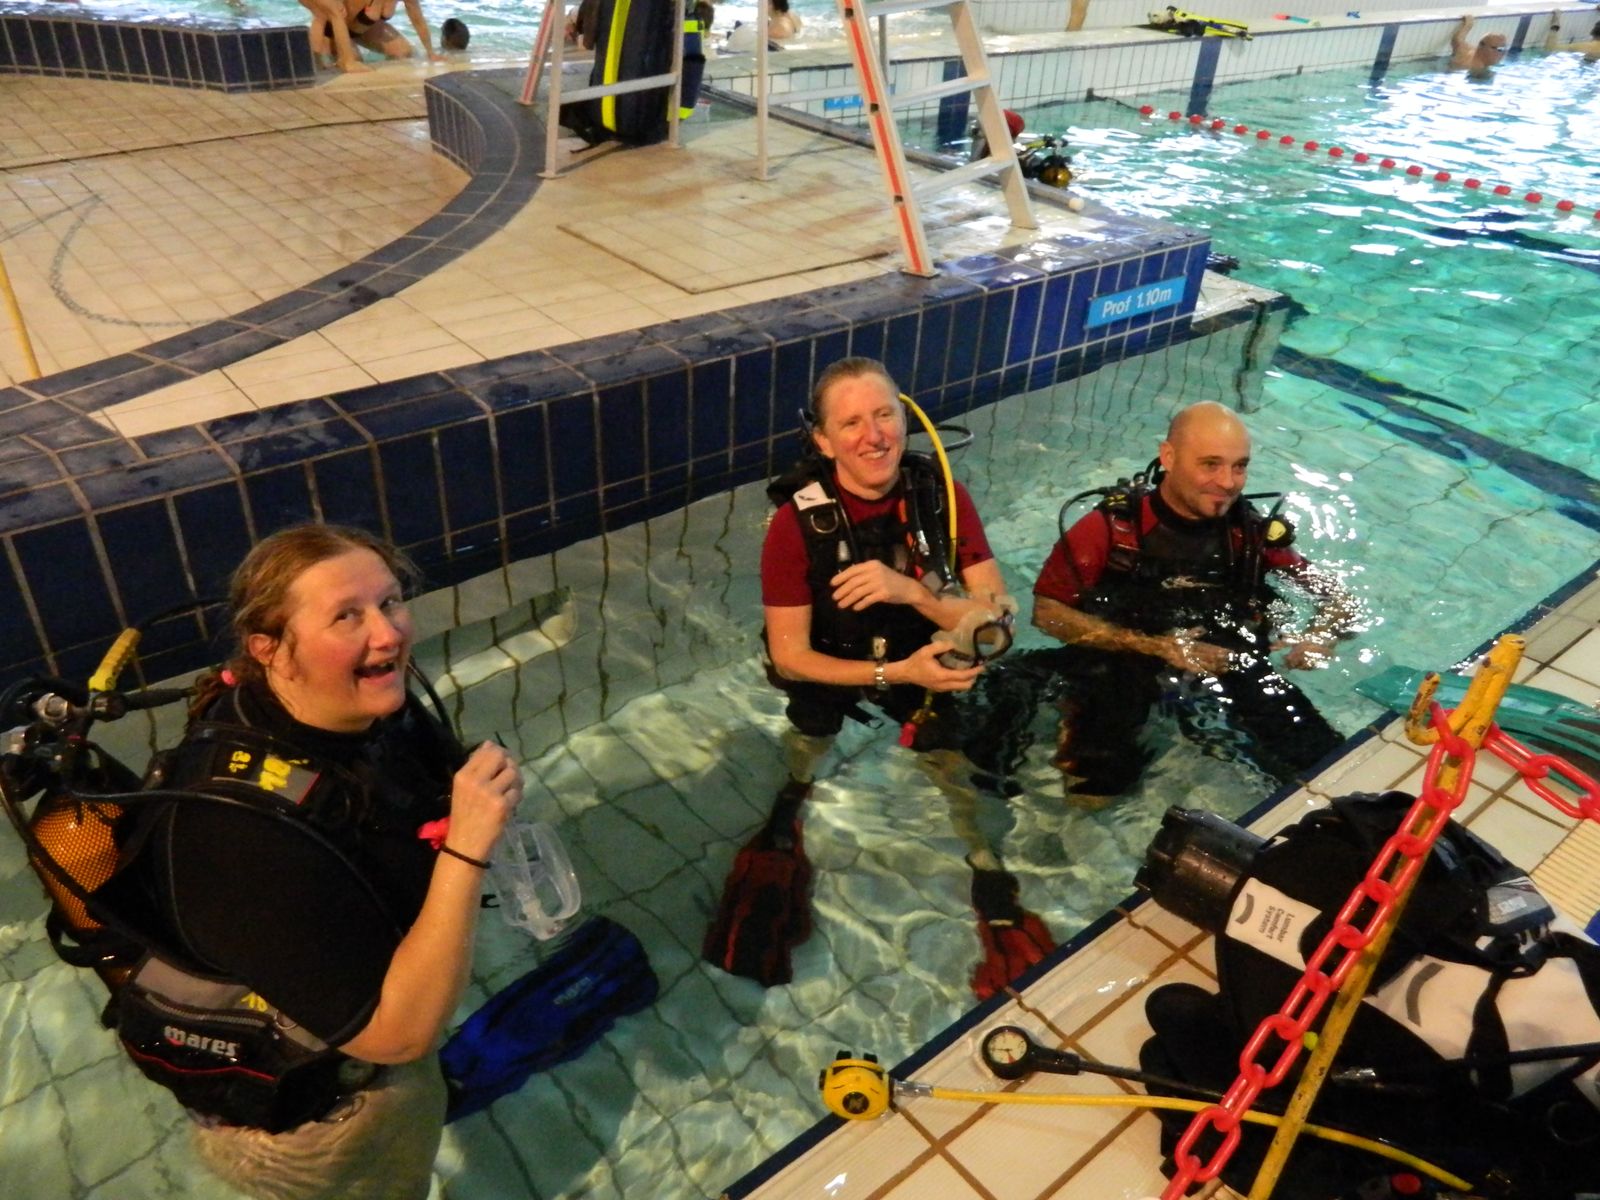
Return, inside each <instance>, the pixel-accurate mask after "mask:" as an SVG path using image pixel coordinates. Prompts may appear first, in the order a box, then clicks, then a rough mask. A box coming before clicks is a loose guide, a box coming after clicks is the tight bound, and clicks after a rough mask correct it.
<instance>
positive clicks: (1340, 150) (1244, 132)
mask: <svg viewBox="0 0 1600 1200" xmlns="http://www.w3.org/2000/svg"><path fill="white" fill-rule="evenodd" d="M1139 114H1140V115H1141V116H1145V117H1153V116H1155V115H1156V110H1155V108H1154V106H1153V105H1149V104H1145V105H1141V106H1140V108H1139ZM1185 119H1187V121H1188V122H1189V124H1190V125H1193V126H1195V127H1196V128H1203V129H1209V130H1211V131H1212V132H1213V133H1221V132H1223V131H1224V130H1229V129H1231V131H1232V132H1234V133H1236V134H1238V135H1239V136H1240V137H1249V136H1251V135H1252V134H1254V136H1255V139H1256V140H1257V141H1259V142H1271V141H1273V140H1274V138H1273V134H1272V131H1271V130H1269V129H1255V130H1252V129H1251V128H1250V127H1249V126H1248V125H1242V124H1233V123H1230V122H1228V121H1225V120H1223V119H1222V118H1221V117H1207V116H1204V115H1202V114H1200V113H1191V114H1190V115H1189V116H1188V117H1187V118H1185V117H1184V115H1183V114H1182V113H1181V112H1178V111H1177V110H1175V109H1174V110H1173V111H1170V112H1168V113H1167V120H1169V121H1182V120H1185ZM1276 141H1277V143H1278V145H1280V146H1299V147H1301V148H1302V149H1303V150H1305V151H1306V152H1307V153H1308V154H1311V153H1315V152H1316V151H1318V150H1321V149H1323V146H1322V144H1321V143H1320V142H1316V141H1301V140H1300V139H1299V138H1297V137H1295V136H1293V135H1292V134H1287V133H1286V134H1283V135H1281V136H1279V137H1278V138H1277V139H1276ZM1326 149H1327V154H1328V157H1329V158H1344V157H1346V156H1347V155H1348V156H1349V159H1350V161H1351V162H1354V163H1361V164H1363V165H1364V164H1366V163H1373V162H1375V163H1377V165H1378V167H1379V169H1380V170H1384V171H1393V170H1402V169H1403V170H1404V171H1405V173H1406V174H1407V175H1410V176H1412V177H1413V178H1420V177H1422V176H1424V175H1426V176H1428V177H1429V178H1431V179H1432V180H1433V181H1434V182H1435V183H1451V182H1453V181H1454V180H1455V178H1456V177H1455V176H1454V175H1453V174H1451V172H1449V171H1429V170H1428V168H1426V167H1420V166H1418V165H1417V164H1415V163H1411V164H1409V165H1407V166H1405V167H1404V168H1402V167H1401V165H1400V163H1399V162H1397V161H1396V160H1395V159H1392V158H1386V157H1383V156H1375V155H1372V154H1368V153H1367V152H1366V151H1365V150H1348V149H1346V148H1345V147H1343V146H1328V147H1327V148H1326ZM1460 182H1461V186H1462V187H1464V188H1466V189H1467V190H1468V191H1478V190H1480V189H1481V190H1487V191H1488V192H1490V193H1491V194H1492V195H1495V196H1510V195H1513V194H1515V191H1516V189H1514V188H1513V187H1511V186H1510V185H1509V184H1505V183H1495V184H1489V183H1485V182H1484V181H1483V180H1481V179H1478V178H1475V177H1474V176H1471V175H1466V176H1463V177H1462V178H1461V180H1460ZM1522 199H1523V201H1524V202H1525V203H1528V204H1535V205H1537V204H1543V203H1544V201H1545V195H1544V193H1543V192H1524V193H1523V194H1522ZM1554 207H1555V209H1556V211H1557V212H1572V211H1574V210H1575V209H1576V208H1577V204H1576V203H1575V202H1574V201H1572V200H1557V201H1556V202H1555V206H1554ZM1594 219H1595V220H1597V221H1600V209H1596V210H1595V212H1594Z"/></svg>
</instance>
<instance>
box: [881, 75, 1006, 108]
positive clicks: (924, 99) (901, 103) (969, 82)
mask: <svg viewBox="0 0 1600 1200" xmlns="http://www.w3.org/2000/svg"><path fill="white" fill-rule="evenodd" d="M989 86H990V81H989V80H988V79H980V78H978V77H976V76H973V75H963V76H962V77H961V78H960V79H946V80H944V81H943V82H941V83H934V84H930V85H929V86H927V87H925V88H917V89H916V91H914V92H896V93H895V94H894V95H893V96H891V97H890V103H891V104H892V106H893V107H894V108H896V109H902V108H910V107H911V106H912V105H916V104H926V103H928V102H929V101H930V100H943V99H944V98H945V97H946V96H959V95H962V94H963V93H966V92H975V91H977V90H978V89H979V88H986V87H989Z"/></svg>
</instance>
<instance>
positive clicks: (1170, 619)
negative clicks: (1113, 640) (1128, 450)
mask: <svg viewBox="0 0 1600 1200" xmlns="http://www.w3.org/2000/svg"><path fill="white" fill-rule="evenodd" d="M1147 500H1148V501H1149V502H1150V503H1151V504H1152V505H1153V506H1154V507H1155V509H1156V513H1157V516H1158V519H1157V521H1156V523H1155V525H1154V526H1153V527H1152V528H1151V529H1150V530H1149V531H1148V532H1145V531H1144V529H1143V525H1144V504H1145V502H1146V501H1147ZM1095 511H1096V512H1098V513H1100V514H1101V515H1102V516H1103V518H1104V519H1105V521H1106V525H1107V528H1108V531H1109V535H1110V541H1111V545H1110V549H1109V551H1108V554H1107V557H1106V564H1105V569H1104V571H1103V572H1102V573H1101V576H1100V578H1099V580H1098V581H1097V582H1096V584H1095V586H1094V587H1092V588H1090V589H1088V590H1087V591H1086V592H1085V593H1084V595H1083V597H1082V598H1081V599H1080V600H1079V603H1078V607H1079V608H1080V609H1081V610H1082V611H1083V612H1085V613H1088V614H1089V615H1091V616H1097V617H1104V618H1106V619H1107V620H1111V621H1115V622H1116V623H1117V624H1119V625H1123V626H1126V627H1128V628H1131V629H1137V630H1139V631H1140V632H1141V633H1151V634H1159V633H1168V632H1170V631H1172V630H1174V629H1184V628H1192V627H1196V626H1198V627H1200V628H1202V629H1203V630H1205V633H1204V635H1203V636H1204V637H1205V640H1207V641H1211V642H1214V643H1216V644H1218V645H1227V646H1233V647H1239V648H1245V647H1248V646H1252V645H1256V644H1263V645H1264V644H1265V636H1266V633H1267V631H1268V618H1267V614H1266V610H1267V606H1268V604H1270V603H1271V602H1272V601H1273V600H1275V599H1276V598H1277V593H1276V592H1275V591H1274V590H1273V588H1272V587H1271V585H1270V584H1268V582H1267V565H1266V557H1265V555H1266V550H1267V548H1268V546H1269V545H1287V544H1288V541H1289V536H1284V535H1283V534H1281V533H1276V534H1275V533H1274V532H1273V531H1275V530H1279V529H1280V528H1282V529H1286V528H1287V526H1286V525H1285V524H1284V522H1283V521H1282V520H1281V518H1277V517H1276V516H1273V515H1263V514H1262V513H1261V512H1260V511H1259V510H1258V509H1257V508H1256V507H1255V505H1254V504H1252V503H1251V502H1250V500H1249V499H1248V498H1246V497H1243V496H1241V497H1240V498H1239V499H1238V500H1237V501H1235V502H1234V504H1233V505H1232V507H1231V508H1229V510H1228V512H1227V513H1226V514H1225V515H1223V516H1221V517H1218V518H1216V519H1214V520H1210V521H1185V520H1183V519H1182V518H1179V517H1176V516H1175V514H1172V513H1171V512H1170V510H1167V509H1166V506H1165V502H1164V501H1163V500H1162V499H1161V496H1160V492H1159V490H1158V488H1157V486H1156V485H1155V483H1154V482H1151V483H1148V484H1146V483H1142V482H1137V483H1135V484H1134V485H1132V486H1128V487H1117V488H1111V489H1107V490H1106V492H1105V493H1104V495H1103V497H1102V499H1101V500H1100V503H1099V504H1097V505H1096V506H1095ZM1290 536H1292V535H1290Z"/></svg>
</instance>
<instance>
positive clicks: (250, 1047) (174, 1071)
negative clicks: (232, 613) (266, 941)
mask: <svg viewBox="0 0 1600 1200" xmlns="http://www.w3.org/2000/svg"><path fill="white" fill-rule="evenodd" d="M144 786H145V790H143V791H138V792H122V793H112V794H109V795H105V796H95V795H84V794H78V793H72V792H68V791H67V790H65V789H61V790H59V791H56V792H54V793H47V794H46V795H45V796H44V797H43V798H42V799H41V800H40V802H39V805H38V807H37V808H36V809H35V812H34V815H33V818H32V820H31V822H30V823H29V828H30V832H31V833H32V835H33V836H32V838H31V839H30V841H31V843H32V844H31V845H30V851H31V852H32V853H31V857H32V858H33V859H34V861H35V866H36V869H37V870H38V871H39V873H40V875H41V877H42V878H43V879H44V880H45V883H46V886H47V891H48V892H49V894H50V896H51V899H52V902H53V907H52V913H51V916H50V918H49V920H48V922H47V924H48V926H49V929H50V933H51V937H52V942H53V943H54V945H55V947H56V950H57V952H58V953H59V954H60V955H61V957H62V958H63V959H64V960H65V961H67V962H68V963H71V964H72V965H75V966H93V967H95V969H96V970H98V971H99V973H100V974H101V977H102V978H103V979H105V980H106V982H107V985H108V986H109V987H111V989H112V998H111V1002H110V1003H109V1004H108V1006H107V1010H106V1016H105V1021H106V1023H107V1024H108V1025H111V1026H114V1027H115V1029H116V1031H117V1033H118V1036H119V1037H120V1039H121V1041H122V1043H123V1046H124V1048H125V1049H126V1051H127V1053H128V1055H129V1057H130V1058H131V1059H132V1060H133V1062H134V1063H135V1065H136V1066H138V1068H139V1069H140V1071H142V1072H143V1073H144V1074H145V1075H146V1076H147V1077H149V1078H150V1079H151V1080H153V1081H154V1082H156V1083H159V1084H161V1085H162V1086H163V1087H166V1088H167V1089H169V1090H170V1091H171V1092H172V1093H173V1094H174V1095H175V1096H176V1097H177V1099H178V1101H179V1102H180V1103H181V1104H183V1105H184V1107H186V1108H188V1109H190V1110H192V1111H194V1112H196V1113H198V1114H200V1115H202V1116H204V1117H207V1118H211V1119H215V1120H218V1121H221V1122H223V1123H227V1124H234V1125H246V1126H252V1127H256V1128H260V1129H264V1130H267V1131H268V1132H280V1131H282V1130H286V1129H291V1128H293V1127H295V1126H297V1125H300V1124H303V1123H304V1122H306V1121H309V1120H314V1119H317V1118H318V1117H321V1116H323V1115H325V1114H326V1113H327V1112H328V1111H329V1110H330V1109H331V1108H333V1107H334V1106H335V1104H336V1103H337V1102H338V1100H339V1099H340V1097H341V1096H344V1095H348V1094H350V1093H351V1092H353V1091H356V1090H358V1089H359V1088H360V1087H361V1086H364V1085H365V1083H367V1082H368V1081H370V1079H371V1078H372V1077H373V1075H374V1074H375V1073H376V1070H377V1068H376V1067H374V1066H373V1065H372V1064H369V1063H364V1062H360V1061H358V1060H354V1059H350V1058H348V1057H346V1056H345V1055H343V1054H341V1053H340V1052H338V1051H337V1050H335V1049H333V1048H331V1047H330V1046H329V1044H328V1043H327V1042H324V1041H323V1040H321V1039H320V1038H318V1037H316V1036H315V1035H313V1034H312V1033H310V1032H309V1031H308V1030H306V1029H304V1028H302V1027H300V1026H299V1025H298V1024H296V1023H295V1022H294V1021H293V1020H292V1019H291V1018H290V1017H288V1016H287V1014H285V1013H283V1012H281V1011H280V1010H278V1009H276V1008H274V1007H273V1006H272V1005H271V1004H269V1003H268V1002H267V1001H266V1000H264V999H263V998H262V997H261V996H259V995H258V994H256V993H255V992H254V991H253V990H252V989H251V988H250V987H249V986H247V985H245V984H243V983H241V982H239V981H237V980H235V979H233V978H230V977H229V975H228V973H227V972H226V971H225V970H223V969H222V968H220V967H218V966H217V965H216V964H213V963H210V962H208V961H206V959H205V957H204V955H203V954H201V953H199V952H198V951H197V950H196V949H195V947H194V945H193V944H192V943H191V939H190V936H189V933H188V931H186V928H185V922H184V921H183V920H182V919H181V918H180V910H181V909H182V908H183V907H184V906H183V904H182V902H181V892H182V891H183V890H184V889H185V888H189V889H193V888H194V887H195V886H197V880H198V881H199V882H201V883H203V879H201V877H202V876H203V875H204V869H203V868H202V869H201V870H200V871H198V872H197V871H194V870H190V871H188V873H187V875H186V874H185V871H184V863H183V862H182V856H174V855H172V854H170V853H158V852H157V848H158V847H162V848H165V849H168V850H170V846H168V845H167V844H166V843H165V842H164V840H163V839H164V838H166V837H170V836H174V829H175V828H178V827H179V826H177V825H175V822H177V820H178V818H179V816H180V814H181V816H182V818H183V820H182V823H181V828H182V829H183V830H185V831H186V836H187V837H188V839H189V840H190V841H191V842H192V841H193V840H194V839H195V837H196V836H197V834H196V832H195V830H196V828H198V829H199V830H205V831H209V832H210V833H211V834H212V835H214V836H216V837H217V839H218V840H219V841H227V842H230V843H239V844H240V845H238V846H236V847H235V850H234V853H235V859H234V861H235V862H238V861H241V860H248V859H249V858H251V857H254V858H255V859H256V860H258V862H260V863H262V864H270V863H273V862H276V861H278V860H277V859H276V858H275V857H274V849H275V848H277V847H282V848H283V849H284V850H285V851H286V852H288V853H290V854H292V855H293V858H292V859H290V860H289V861H291V862H292V863H294V864H296V865H297V866H299V867H300V868H302V869H301V870H299V871H298V872H296V873H295V874H294V878H293V879H291V880H288V881H287V882H289V883H290V884H291V886H292V887H293V888H294V889H296V891H298V890H300V889H302V888H305V887H308V886H310V887H312V888H313V890H314V892H315V894H316V895H317V896H319V897H321V896H326V895H329V894H333V895H336V896H337V903H338V905H339V912H338V914H337V917H338V919H337V921H329V922H327V925H328V926H335V925H336V926H337V927H338V928H339V930H340V931H341V947H343V946H344V945H345V943H348V945H349V949H350V952H351V954H353V955H356V956H359V957H360V958H361V959H362V960H363V962H364V963H365V964H367V965H370V964H372V963H374V962H375V961H377V960H378V959H379V958H381V959H383V960H387V959H388V958H389V957H391V956H392V954H393V952H394V949H395V947H397V946H398V945H399V942H400V938H401V936H402V930H401V926H400V924H399V923H398V922H397V921H396V920H395V918H394V916H393V915H392V912H391V910H390V906H389V905H388V904H387V903H386V902H385V900H384V898H383V897H382V896H381V895H380V894H379V893H378V891H377V890H376V889H375V888H374V886H373V884H372V883H371V881H370V880H369V879H368V877H367V876H366V875H365V874H364V873H363V872H362V871H361V870H360V869H359V868H358V867H357V866H356V865H355V863H354V862H352V859H351V856H350V854H349V853H347V852H346V850H345V849H343V848H341V846H340V845H339V844H338V843H337V841H336V839H335V837H332V836H330V835H329V833H328V832H325V831H324V829H323V828H319V826H327V827H332V828H333V830H335V831H336V830H337V828H338V826H339V825H340V824H341V823H343V822H344V821H346V820H347V819H348V809H349V793H350V790H351V787H352V786H357V787H359V786H362V781H361V780H359V779H358V778H355V777H353V776H351V775H350V773H349V772H348V771H346V770H345V769H343V768H337V767H332V766H330V765H328V764H323V763H318V762H316V761H313V760H311V759H309V758H308V757H306V756H305V754H304V753H303V752H301V751H297V750H296V749H294V748H291V747H289V746H287V745H285V744H282V743H280V742H279V741H278V740H277V739H275V738H273V737H272V736H271V735H269V734H267V733H265V732H264V731H261V730H258V729H254V728H252V727H250V726H246V725H236V724H229V723H223V722H207V721H201V722H197V723H195V724H194V725H192V726H191V727H190V729H189V731H188V733H187V734H186V736H185V739H184V741H183V743H182V744H180V745H179V746H178V747H176V748H174V749H173V750H170V751H166V752H164V753H162V754H160V755H158V756H157V757H156V759H155V760H154V761H153V763H152V766H151V770H150V772H149V773H148V775H147V777H146V780H145V784H144ZM86 835H87V836H86ZM91 860H93V861H91ZM112 862H114V863H115V866H114V868H113V867H112V866H111V863H112ZM135 864H139V865H138V866H137V868H135ZM260 869H262V870H263V871H266V870H269V869H270V867H268V866H262V867H261V868H260ZM152 879H154V880H155V881H158V882H159V883H160V884H161V886H159V887H155V888H152V887H151V886H150V883H151V881H152ZM277 882H278V885H279V887H280V888H281V886H282V884H283V883H284V882H285V881H284V880H283V879H281V878H279V879H278V880H277ZM262 886H263V887H271V886H272V877H271V876H265V877H264V880H263V883H262ZM174 892H177V893H180V895H178V896H175V895H174ZM158 897H159V898H158ZM290 899H291V897H290V896H289V895H288V893H286V894H285V901H288V900H290ZM74 901H77V902H76V903H74ZM264 932H265V931H264ZM306 985H307V986H308V987H314V986H315V985H316V981H311V980H308V981H306ZM370 1015H371V1013H370V1008H369V1011H367V1012H366V1013H365V1014H364V1015H361V1016H359V1017H358V1018H357V1019H356V1020H354V1021H352V1022H350V1023H349V1026H351V1027H347V1028H345V1029H342V1030H340V1031H338V1033H337V1034H336V1035H335V1040H336V1041H343V1040H345V1039H346V1038H348V1037H349V1036H352V1035H353V1034H354V1033H356V1032H358V1031H359V1028H360V1025H361V1024H362V1023H364V1021H365V1020H367V1019H369V1018H370Z"/></svg>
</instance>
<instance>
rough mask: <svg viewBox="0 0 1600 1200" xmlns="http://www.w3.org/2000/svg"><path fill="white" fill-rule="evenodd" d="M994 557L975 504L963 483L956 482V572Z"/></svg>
mask: <svg viewBox="0 0 1600 1200" xmlns="http://www.w3.org/2000/svg"><path fill="white" fill-rule="evenodd" d="M993 557H994V551H993V550H991V549H990V548H989V538H988V535H986V534H985V533H984V532H983V521H982V519H981V518H980V517H979V516H978V508H977V505H975V504H973V503H972V495H971V493H969V492H968V491H967V489H966V487H965V485H963V484H961V483H957V484H956V573H957V574H960V573H961V572H962V571H965V570H966V569H967V568H968V567H971V566H975V565H976V564H978V563H981V562H988V561H989V560H990V559H991V558H993Z"/></svg>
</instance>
